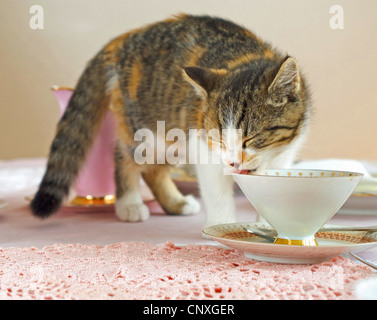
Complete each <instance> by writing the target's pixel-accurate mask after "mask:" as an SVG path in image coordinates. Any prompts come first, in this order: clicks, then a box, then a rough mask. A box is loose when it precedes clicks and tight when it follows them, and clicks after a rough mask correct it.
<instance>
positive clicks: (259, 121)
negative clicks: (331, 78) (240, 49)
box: [184, 57, 309, 172]
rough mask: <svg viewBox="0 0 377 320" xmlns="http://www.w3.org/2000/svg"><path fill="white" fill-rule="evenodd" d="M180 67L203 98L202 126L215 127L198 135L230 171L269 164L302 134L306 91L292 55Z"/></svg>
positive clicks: (305, 114) (306, 113)
mask: <svg viewBox="0 0 377 320" xmlns="http://www.w3.org/2000/svg"><path fill="white" fill-rule="evenodd" d="M184 71H185V76H186V78H187V80H188V81H189V82H190V83H191V84H192V85H193V87H194V88H195V89H196V91H197V93H198V94H200V95H202V97H203V99H204V101H205V103H204V105H203V110H202V113H203V114H202V117H201V119H202V124H201V127H202V128H203V129H205V130H206V132H210V130H211V129H217V130H218V132H219V134H218V135H217V137H216V135H215V136H213V135H212V137H208V136H207V137H203V138H204V139H206V140H207V141H208V144H209V146H210V148H211V149H212V150H213V151H214V152H218V153H219V154H220V153H221V157H222V160H223V162H224V164H225V165H226V166H228V167H229V168H231V167H232V168H233V169H232V171H233V172H239V171H242V170H249V171H256V170H257V172H258V171H261V170H263V169H265V168H266V167H269V166H270V165H271V163H272V161H273V160H274V159H275V158H276V157H277V156H279V155H280V156H284V153H285V151H287V150H289V149H290V148H293V146H294V144H295V143H296V142H297V141H299V140H300V139H299V138H300V137H302V136H303V133H304V131H305V127H306V124H307V120H308V105H309V94H308V92H307V91H308V90H307V89H306V87H305V83H304V80H303V77H302V76H301V75H300V72H299V69H298V66H297V63H296V61H295V60H294V59H293V58H291V57H287V58H285V59H283V60H280V61H278V62H277V61H272V60H263V59H262V60H258V61H255V62H254V63H249V64H247V65H244V66H241V67H239V68H236V69H234V70H225V69H220V70H214V69H204V68H199V67H188V68H185V69H184ZM224 129H225V130H224ZM212 132H213V130H212ZM288 160H289V159H288Z"/></svg>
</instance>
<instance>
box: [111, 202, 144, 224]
mask: <svg viewBox="0 0 377 320" xmlns="http://www.w3.org/2000/svg"><path fill="white" fill-rule="evenodd" d="M115 212H116V215H117V216H118V218H119V220H121V221H127V222H138V221H144V220H147V219H148V218H149V209H148V207H147V206H146V205H145V204H131V205H128V206H121V205H116V208H115Z"/></svg>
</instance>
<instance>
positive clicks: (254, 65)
mask: <svg viewBox="0 0 377 320" xmlns="http://www.w3.org/2000/svg"><path fill="white" fill-rule="evenodd" d="M109 108H110V109H111V110H112V111H113V113H114V115H115V118H116V119H117V129H116V134H117V143H116V148H115V154H114V161H115V183H116V204H115V211H116V215H117V216H118V218H119V219H120V220H122V221H143V220H146V219H147V218H148V217H149V210H148V207H147V206H146V205H145V204H144V203H143V200H142V197H141V194H140V188H139V187H140V186H139V183H140V177H143V179H144V180H145V182H146V183H147V185H148V186H149V187H150V189H151V191H152V192H153V194H154V196H155V197H156V199H157V200H158V202H159V203H160V205H161V207H162V208H163V209H164V211H165V212H166V213H167V214H176V215H185V214H195V213H197V212H199V210H200V205H199V203H198V201H197V200H196V199H195V198H194V197H193V196H192V195H182V194H181V192H180V191H179V190H178V189H177V187H176V186H175V184H174V182H173V181H172V178H171V176H170V172H169V171H170V168H171V167H170V165H168V164H154V165H153V164H147V165H138V164H136V163H135V160H134V156H133V153H134V151H135V148H136V146H137V144H136V142H135V139H134V134H135V132H137V130H139V129H142V128H148V129H150V130H151V131H152V132H156V123H157V121H165V125H166V132H167V131H168V130H169V129H172V128H180V129H181V130H184V132H186V133H187V136H188V135H189V130H190V129H193V128H194V129H204V130H205V131H207V132H208V131H210V130H211V129H218V130H219V132H223V131H224V130H223V129H237V130H238V132H241V133H242V134H241V137H240V136H238V140H239V141H236V142H237V143H235V144H234V145H236V146H238V147H237V150H235V152H233V153H232V154H233V155H234V156H232V157H228V155H229V154H230V152H228V151H229V150H227V146H228V145H230V144H229V143H231V142H232V141H230V140H232V138H231V136H232V135H230V134H229V136H226V134H221V136H220V137H219V138H218V139H207V140H205V139H204V138H203V137H199V144H198V145H197V149H198V150H199V153H200V152H202V151H203V150H207V151H208V150H210V153H211V152H212V153H219V152H220V153H221V154H222V155H224V156H222V162H221V163H218V164H200V163H199V164H198V165H197V178H198V184H199V187H200V192H201V197H202V199H203V202H204V206H205V209H206V215H207V219H206V223H205V225H206V226H210V225H214V224H218V223H231V222H236V220H237V219H236V214H235V203H234V197H233V179H232V176H231V175H227V174H224V168H227V169H228V170H230V171H231V172H236V173H237V172H239V173H245V174H253V173H254V174H257V173H260V172H263V170H265V169H266V168H271V167H272V168H277V167H279V168H286V167H289V166H290V165H291V164H292V162H293V160H294V159H295V156H296V153H297V151H298V150H299V148H300V146H301V145H302V143H303V140H304V138H305V136H306V132H307V128H308V124H309V122H310V117H311V112H310V110H311V103H310V94H309V90H308V87H307V84H306V82H305V80H304V77H303V75H302V74H301V72H300V71H299V68H298V64H297V62H296V60H295V59H294V58H292V57H291V56H289V55H285V54H282V53H280V52H279V51H278V50H276V49H275V48H273V47H272V46H271V45H270V44H268V43H266V42H264V41H262V40H261V39H260V38H259V37H257V36H256V35H255V34H254V33H252V32H251V31H249V30H247V29H245V28H243V27H241V26H239V25H237V24H235V23H233V22H230V21H227V20H224V19H221V18H216V17H210V16H194V15H187V14H180V15H177V16H173V17H171V18H169V19H167V20H164V21H161V22H157V23H154V24H151V25H147V26H145V27H143V28H140V29H137V30H133V31H131V32H128V33H125V34H123V35H121V36H119V37H117V38H115V39H113V40H112V41H110V42H109V43H108V44H106V45H105V46H104V47H103V48H102V50H100V52H99V53H98V54H97V55H96V56H95V57H94V58H93V59H92V60H91V61H90V62H89V63H88V65H87V67H86V69H85V70H84V72H83V74H82V75H81V77H80V79H79V81H78V83H77V86H76V89H75V91H74V93H73V96H72V98H71V100H70V102H69V105H68V107H67V110H66V112H65V114H64V115H63V117H62V118H61V120H60V122H59V123H58V127H57V132H56V136H55V138H54V140H53V142H52V145H51V148H50V154H49V158H48V163H47V168H46V172H45V174H44V177H43V179H42V181H41V184H40V186H39V189H38V191H37V193H36V195H35V197H34V199H33V200H32V202H31V205H30V206H31V210H32V212H33V214H34V215H35V216H37V217H40V218H46V217H48V216H50V215H51V214H52V213H54V212H56V211H58V209H59V207H60V206H61V205H62V202H63V200H64V198H65V197H66V196H67V195H68V193H69V190H70V187H71V185H72V184H73V182H74V180H75V177H76V176H77V174H78V172H79V170H80V167H81V165H82V164H83V162H84V160H85V156H86V154H87V152H88V149H89V148H90V146H91V143H92V141H93V139H94V137H95V134H96V133H97V131H98V128H99V125H100V123H101V120H102V118H103V117H104V115H105V113H106V112H107V110H109ZM157 139H165V137H157ZM233 142H235V141H233ZM198 150H197V151H198ZM233 151H234V150H233Z"/></svg>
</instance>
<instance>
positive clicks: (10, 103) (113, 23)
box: [0, 0, 377, 160]
mask: <svg viewBox="0 0 377 320" xmlns="http://www.w3.org/2000/svg"><path fill="white" fill-rule="evenodd" d="M33 4H39V5H41V6H42V7H43V8H44V16H45V21H44V22H45V28H44V30H32V29H31V28H30V27H29V19H30V18H31V16H32V15H31V14H30V13H29V8H30V7H31V6H32V5H33ZM334 4H340V5H342V6H343V8H344V17H345V20H344V23H345V28H344V30H332V29H331V28H330V27H329V20H330V17H331V15H330V13H329V9H330V7H331V6H332V5H334ZM177 12H187V13H196V14H210V15H218V16H221V17H223V18H228V19H232V20H234V21H235V22H238V23H240V24H243V25H244V26H246V27H248V28H250V29H252V30H253V31H255V32H256V33H257V34H258V35H259V36H261V37H262V38H264V39H266V40H268V41H270V42H272V43H273V44H275V46H276V47H278V48H280V49H281V50H283V51H287V52H289V53H290V54H291V55H293V56H295V57H296V58H297V59H298V61H299V63H300V65H301V67H302V69H303V71H304V73H305V74H306V76H307V78H308V80H309V82H310V84H311V88H312V91H313V100H314V108H315V117H314V121H313V124H312V127H311V131H310V135H309V137H308V140H307V144H306V147H305V148H304V150H303V152H302V155H303V157H304V158H322V157H346V158H351V157H352V158H358V159H371V160H377V130H376V123H377V121H376V120H377V76H376V71H377V41H376V40H377V36H376V35H377V19H376V14H377V1H376V0H363V1H350V0H311V1H309V0H290V1H289V0H287V1H283V0H280V1H279V0H268V1H267V0H263V1H262V0H258V1H257V0H139V1H134V0H132V1H131V0H123V1H122V0H53V1H52V0H33V1H29V0H22V1H21V0H0V58H1V59H0V64H1V71H0V90H1V92H0V93H1V94H0V159H11V158H16V157H44V156H46V155H47V152H48V148H49V144H50V142H51V140H52V137H53V135H54V130H55V125H56V122H57V120H58V106H57V103H56V101H55V99H54V97H53V95H52V93H51V91H50V90H49V88H50V86H51V85H53V84H58V85H62V86H74V85H75V83H76V80H77V78H78V77H79V75H80V73H81V71H82V70H83V67H84V65H85V63H86V61H87V60H88V59H89V58H91V57H92V56H93V55H94V54H95V53H96V52H97V51H98V50H99V49H100V47H101V46H102V45H104V44H105V43H106V42H107V41H108V40H109V39H110V38H112V37H114V36H117V35H118V34H121V33H123V32H125V31H127V30H130V29H132V28H136V27H140V26H142V25H143V24H146V23H150V22H154V21H156V20H160V19H164V18H166V17H168V16H169V15H171V14H174V13H177Z"/></svg>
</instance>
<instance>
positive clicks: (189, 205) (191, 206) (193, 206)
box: [182, 194, 200, 214]
mask: <svg viewBox="0 0 377 320" xmlns="http://www.w3.org/2000/svg"><path fill="white" fill-rule="evenodd" d="M199 211H200V203H199V202H198V201H197V200H196V199H195V198H194V196H192V195H191V194H189V195H187V196H185V197H184V205H183V206H182V214H196V213H198V212H199Z"/></svg>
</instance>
